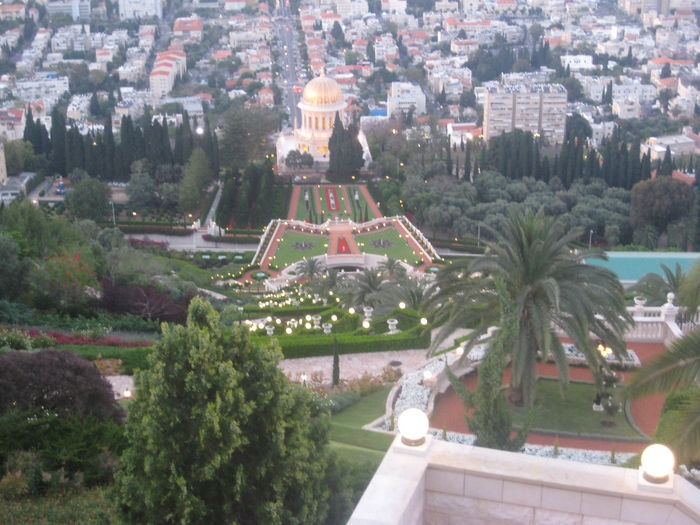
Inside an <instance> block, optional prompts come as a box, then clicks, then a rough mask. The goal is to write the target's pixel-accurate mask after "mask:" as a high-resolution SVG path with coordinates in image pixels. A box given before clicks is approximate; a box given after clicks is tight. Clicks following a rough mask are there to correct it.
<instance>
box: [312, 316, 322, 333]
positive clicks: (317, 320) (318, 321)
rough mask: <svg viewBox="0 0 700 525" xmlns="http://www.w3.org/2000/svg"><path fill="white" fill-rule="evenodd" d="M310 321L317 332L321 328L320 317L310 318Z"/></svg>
mask: <svg viewBox="0 0 700 525" xmlns="http://www.w3.org/2000/svg"><path fill="white" fill-rule="evenodd" d="M311 320H312V321H313V322H314V330H318V329H319V328H321V316H320V315H314V316H312V317H311Z"/></svg>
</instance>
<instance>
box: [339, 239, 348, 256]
mask: <svg viewBox="0 0 700 525" xmlns="http://www.w3.org/2000/svg"><path fill="white" fill-rule="evenodd" d="M338 253H350V246H349V245H348V241H346V240H345V237H340V238H339V239H338Z"/></svg>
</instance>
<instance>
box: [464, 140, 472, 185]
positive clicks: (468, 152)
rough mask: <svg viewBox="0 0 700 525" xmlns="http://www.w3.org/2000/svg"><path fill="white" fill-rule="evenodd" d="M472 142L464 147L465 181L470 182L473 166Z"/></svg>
mask: <svg viewBox="0 0 700 525" xmlns="http://www.w3.org/2000/svg"><path fill="white" fill-rule="evenodd" d="M471 149H472V148H471V142H467V143H466V144H465V146H464V179H465V180H469V176H470V175H471V168H472V166H471V164H472V159H471V155H472V152H471Z"/></svg>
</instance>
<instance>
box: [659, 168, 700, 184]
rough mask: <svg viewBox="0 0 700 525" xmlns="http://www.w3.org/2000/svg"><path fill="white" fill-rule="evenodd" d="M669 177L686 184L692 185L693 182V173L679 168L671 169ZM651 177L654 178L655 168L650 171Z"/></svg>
mask: <svg viewBox="0 0 700 525" xmlns="http://www.w3.org/2000/svg"><path fill="white" fill-rule="evenodd" d="M671 177H673V178H674V179H676V180H680V181H682V182H685V183H686V184H687V185H688V186H692V185H693V184H695V173H686V172H684V171H681V170H673V174H672V175H671ZM651 178H652V179H655V178H656V170H654V171H652V172H651Z"/></svg>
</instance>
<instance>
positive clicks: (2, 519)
mask: <svg viewBox="0 0 700 525" xmlns="http://www.w3.org/2000/svg"><path fill="white" fill-rule="evenodd" d="M106 490H107V489H106V488H103V487H96V488H93V489H90V490H85V491H83V492H76V493H68V494H61V495H56V496H46V497H35V498H27V499H22V500H19V501H4V500H0V523H2V524H3V525H25V524H26V523H37V524H46V525H64V524H65V525H74V524H84V525H87V524H94V525H98V524H99V525H107V524H110V523H116V517H115V516H114V513H113V511H112V508H111V506H110V502H109V501H108V500H107V498H106V496H105V492H106Z"/></svg>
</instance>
